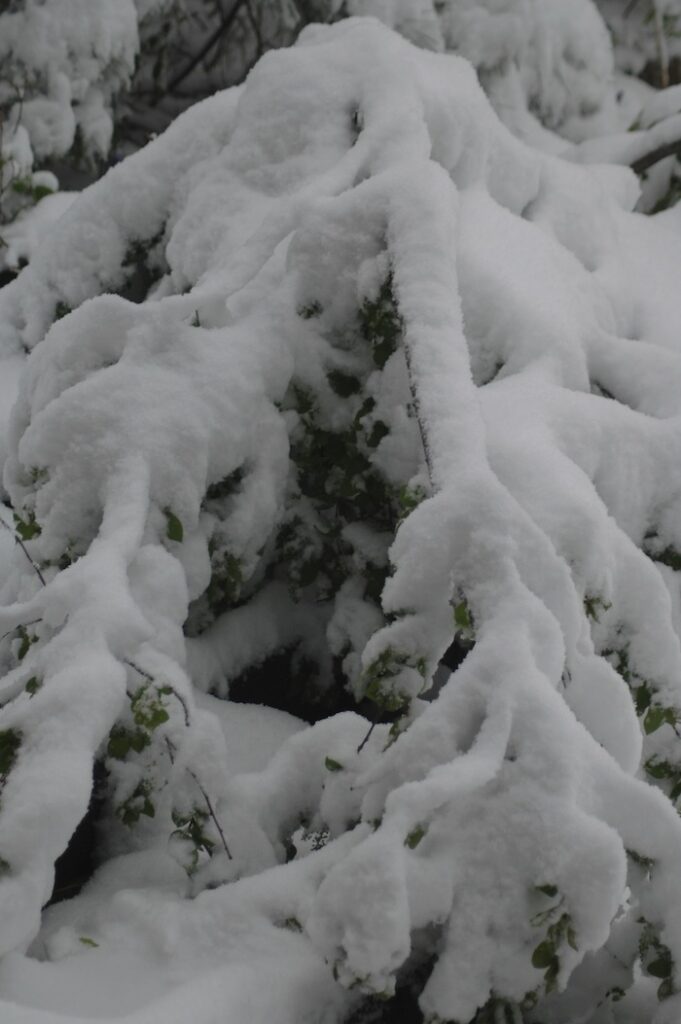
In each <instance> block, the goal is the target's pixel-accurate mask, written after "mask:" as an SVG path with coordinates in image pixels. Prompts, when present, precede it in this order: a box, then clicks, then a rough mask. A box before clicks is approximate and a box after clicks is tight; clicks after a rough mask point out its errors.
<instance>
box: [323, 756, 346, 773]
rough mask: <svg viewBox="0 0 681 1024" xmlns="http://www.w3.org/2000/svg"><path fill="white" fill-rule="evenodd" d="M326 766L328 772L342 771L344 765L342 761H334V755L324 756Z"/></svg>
mask: <svg viewBox="0 0 681 1024" xmlns="http://www.w3.org/2000/svg"><path fill="white" fill-rule="evenodd" d="M324 767H325V768H326V770H327V771H328V772H342V771H343V765H342V764H341V763H340V761H334V759H333V758H332V757H326V758H324Z"/></svg>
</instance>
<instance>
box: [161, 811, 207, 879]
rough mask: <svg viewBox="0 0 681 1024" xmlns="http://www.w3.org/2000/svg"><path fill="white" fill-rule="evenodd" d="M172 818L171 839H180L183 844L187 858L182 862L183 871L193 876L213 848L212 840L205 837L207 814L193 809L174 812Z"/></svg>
mask: <svg viewBox="0 0 681 1024" xmlns="http://www.w3.org/2000/svg"><path fill="white" fill-rule="evenodd" d="M172 817H173V824H174V825H175V831H174V832H173V833H171V839H180V840H182V841H183V843H184V844H185V846H186V849H187V851H188V856H187V857H186V859H185V860H184V869H185V871H186V872H187V874H188V875H193V874H195V873H196V871H197V870H198V868H199V866H200V864H201V861H202V860H203V859H205V858H206V857H210V856H211V854H212V852H213V849H214V847H215V843H214V842H213V840H212V839H211V838H210V837H209V836H208V835H206V824H207V822H208V818H209V816H208V812H207V811H205V810H202V809H201V808H200V807H193V808H192V809H191V810H190V811H189V812H188V813H183V812H181V811H178V810H174V811H173V812H172Z"/></svg>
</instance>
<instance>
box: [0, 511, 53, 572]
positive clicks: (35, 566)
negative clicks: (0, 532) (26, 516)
mask: <svg viewBox="0 0 681 1024" xmlns="http://www.w3.org/2000/svg"><path fill="white" fill-rule="evenodd" d="M0 525H2V526H4V528H5V529H6V530H7V532H8V533H11V534H12V536H13V537H14V542H15V544H18V545H19V547H20V548H21V550H22V551H23V552H24V554H25V555H26V557H27V558H28V560H29V562H30V563H31V565H32V566H33V569H34V570H35V573H36V575H37V577H38V579H39V580H40V582H41V583H42V585H43V586H44V587H46V586H47V583H46V582H45V577H44V576H43V574H42V572H41V569H40V566H39V565H38V564H37V562H34V561H33V559H32V558H31V556H30V555H29V553H28V549H27V547H26V545H25V544H24V542H23V540H22V539H21V537H19V536H18V534H17V532H16V530H13V529H12V527H11V526H10V525H9V523H6V522H5V520H4V519H2V518H1V517H0Z"/></svg>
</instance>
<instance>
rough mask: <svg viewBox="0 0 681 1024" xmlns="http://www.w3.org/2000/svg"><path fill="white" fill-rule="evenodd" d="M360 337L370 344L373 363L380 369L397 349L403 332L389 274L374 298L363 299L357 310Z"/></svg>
mask: <svg viewBox="0 0 681 1024" xmlns="http://www.w3.org/2000/svg"><path fill="white" fill-rule="evenodd" d="M359 324H360V332H361V334H362V337H363V338H364V339H365V341H367V342H368V343H369V345H370V346H371V353H372V356H373V360H374V363H375V364H376V366H377V367H378V368H379V370H382V369H383V367H384V366H385V364H386V363H387V362H388V359H389V358H390V356H391V355H392V354H393V352H395V351H397V348H398V346H399V344H400V341H401V338H402V332H403V324H402V318H401V316H400V315H399V312H398V308H397V302H396V301H395V295H394V291H393V278H392V274H389V275H388V276H387V278H386V279H385V281H384V282H383V284H382V285H381V287H380V289H379V292H378V296H377V297H376V298H375V299H365V300H364V302H363V303H362V305H361V307H360V310H359Z"/></svg>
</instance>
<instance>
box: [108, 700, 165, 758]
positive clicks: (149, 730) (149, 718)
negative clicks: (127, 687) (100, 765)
mask: <svg viewBox="0 0 681 1024" xmlns="http://www.w3.org/2000/svg"><path fill="white" fill-rule="evenodd" d="M170 693H172V690H171V688H170V687H169V686H157V685H156V684H151V683H145V684H144V685H143V686H140V687H139V688H138V689H137V690H135V692H134V693H133V694H132V695H131V696H130V712H131V715H132V720H133V723H134V726H135V727H134V728H132V729H131V728H130V727H128V726H125V725H122V724H120V723H117V724H116V725H115V726H114V727H113V729H112V730H111V732H110V733H109V741H108V745H107V754H108V755H109V757H113V758H114V759H115V760H117V761H124V760H125V759H126V757H127V756H128V754H129V753H130V752H131V751H133V752H134V753H136V754H141V753H142V751H143V750H144V749H145V748H146V747H148V746H150V744H151V741H152V735H153V733H154V730H156V729H157V728H158V727H159V726H160V725H163V724H164V723H165V722H167V721H168V718H169V717H170V716H169V714H168V711H167V709H166V706H165V703H164V701H163V697H166V696H168V695H169V694H170Z"/></svg>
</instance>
